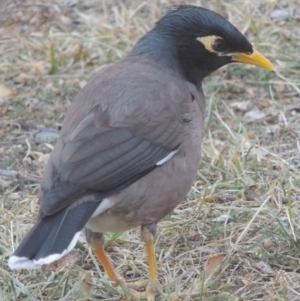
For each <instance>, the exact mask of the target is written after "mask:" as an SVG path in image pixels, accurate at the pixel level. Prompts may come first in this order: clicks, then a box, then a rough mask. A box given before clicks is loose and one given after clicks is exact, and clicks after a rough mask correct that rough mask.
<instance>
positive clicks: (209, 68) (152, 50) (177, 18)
mask: <svg viewBox="0 0 300 301" xmlns="http://www.w3.org/2000/svg"><path fill="white" fill-rule="evenodd" d="M133 51H135V52H137V53H138V52H141V53H143V54H144V55H147V54H148V55H149V56H150V57H153V58H154V59H156V61H158V62H159V63H161V64H165V65H166V66H168V67H171V68H174V69H177V70H179V71H180V72H182V73H183V75H184V76H185V77H186V78H187V79H188V80H189V81H191V82H193V83H195V84H197V83H201V81H202V79H203V78H204V77H206V76H207V75H209V74H210V73H211V72H213V71H215V70H217V69H218V68H220V67H222V66H224V65H226V64H229V63H234V62H239V63H246V64H252V65H256V66H259V67H262V68H266V69H268V70H274V67H273V65H272V63H271V62H270V61H269V60H268V59H266V58H265V57H264V56H263V55H262V54H260V53H259V52H258V51H257V50H255V49H254V48H253V47H252V45H251V43H250V42H249V41H248V40H247V38H246V37H245V36H244V35H243V34H242V33H241V32H240V31H239V30H238V29H237V28H236V27H234V26H233V25H232V24H231V23H230V22H229V21H228V20H226V19H225V18H223V17H222V16H220V15H219V14H217V13H215V12H213V11H210V10H207V9H204V8H201V7H197V6H179V7H177V8H176V9H174V10H172V11H170V12H169V13H168V14H166V15H165V16H164V17H163V18H162V19H160V20H159V21H158V22H157V23H156V25H155V27H154V28H153V30H151V31H150V32H149V33H148V34H146V35H145V36H144V37H143V38H142V39H141V40H140V41H139V42H138V43H137V45H136V46H135V48H134V50H133Z"/></svg>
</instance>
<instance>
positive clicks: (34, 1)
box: [0, 0, 300, 301]
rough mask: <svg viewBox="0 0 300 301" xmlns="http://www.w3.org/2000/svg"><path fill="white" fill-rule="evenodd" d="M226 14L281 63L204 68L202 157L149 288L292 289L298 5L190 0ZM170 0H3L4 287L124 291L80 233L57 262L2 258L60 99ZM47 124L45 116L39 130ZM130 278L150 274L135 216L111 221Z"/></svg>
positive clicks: (227, 294)
mask: <svg viewBox="0 0 300 301" xmlns="http://www.w3.org/2000/svg"><path fill="white" fill-rule="evenodd" d="M185 3H188V4H196V5H202V6H205V7H208V8H211V9H213V10H215V11H217V12H219V13H221V14H222V15H224V16H226V17H227V18H228V19H229V20H230V21H231V22H232V23H234V24H235V25H236V26H237V27H238V28H239V29H240V30H241V31H242V32H243V33H245V34H246V36H247V37H248V38H249V39H250V41H251V42H252V43H253V44H254V45H255V47H256V48H257V49H258V50H259V51H260V52H262V53H263V54H264V55H266V56H267V57H268V58H269V59H270V60H271V61H272V62H273V63H274V65H275V66H276V73H271V72H268V71H266V70H262V69H258V68H255V67H252V66H246V65H238V64H234V65H230V66H227V67H224V68H222V69H221V70H219V71H218V72H216V73H215V74H214V75H212V76H210V77H209V78H208V79H206V80H205V82H204V89H205V94H206V97H207V121H206V125H207V126H206V131H205V137H204V141H203V159H202V162H201V164H200V166H199V174H198V177H197V179H196V180H195V183H194V186H193V187H192V189H191V191H190V193H189V194H188V196H187V198H186V200H185V201H184V202H183V203H182V205H180V206H179V207H178V208H177V209H176V210H175V211H174V213H172V214H171V215H169V216H168V217H166V218H165V219H164V221H162V222H161V223H160V224H159V228H158V235H157V243H156V253H157V258H158V270H159V281H160V283H161V285H162V290H163V294H162V295H161V296H160V297H159V298H158V300H173V301H174V300H208V301H213V300H214V301H217V300H222V301H223V300H232V301H233V300H243V301H246V300H247V301H248V300H249V301H250V300H251V301H254V300H265V301H269V300H270V301H271V300H289V301H296V300H300V259H299V254H300V240H299V236H300V222H299V218H300V202H299V201H300V122H299V120H300V78H299V74H300V71H299V70H300V52H299V49H300V8H299V2H298V1H296V0H294V1H293V0H291V1H289V0H286V1H280V0H265V1H264V0H256V1H250V0H245V1H239V0H232V1H218V0H215V1H189V0H187V1H185ZM174 4H178V1H172V0H169V1H168V0H149V1H134V0H126V1H109V0H102V1H100V0H98V1H96V0H48V1H38V0H2V1H0V216H1V220H0V227H1V230H0V300H4V301H10V300H22V301H23V300H24V301H29V300H32V301H34V300H120V299H122V298H123V295H124V293H123V292H122V291H121V290H119V289H118V288H115V287H113V286H112V285H111V283H110V282H109V281H108V280H107V277H106V276H105V274H104V273H103V270H102V267H101V266H100V265H99V263H98V262H97V260H96V259H95V258H94V256H93V254H92V253H91V251H90V250H89V249H88V248H87V244H86V242H85V239H84V238H83V237H81V238H80V242H79V243H78V244H77V246H76V248H75V251H74V252H73V253H72V254H71V256H69V257H68V258H67V259H66V260H65V262H60V263H58V264H53V265H51V266H50V267H45V268H43V269H41V270H38V271H35V270H34V271H28V270H22V271H11V270H10V269H9V268H8V267H7V259H8V257H9V255H10V254H11V253H12V252H13V250H14V249H15V248H16V246H17V245H18V244H19V242H20V240H21V239H22V237H24V235H25V234H26V232H27V231H28V230H29V229H30V227H31V226H32V225H33V223H34V221H35V218H36V215H37V212H38V203H37V192H38V182H39V179H40V177H41V176H42V173H43V168H44V165H45V162H46V161H47V158H48V156H49V153H50V152H51V148H52V145H54V143H55V141H54V140H48V142H45V137H48V138H49V139H50V138H55V137H57V134H58V131H59V130H60V128H61V124H62V121H63V118H64V114H65V112H66V109H67V107H68V106H69V104H70V102H71V100H72V98H73V97H74V95H75V94H76V93H77V92H78V91H79V89H80V88H81V87H82V86H83V85H84V84H85V83H86V81H88V80H89V79H90V78H91V77H92V76H93V75H94V74H95V73H96V72H97V71H98V70H99V69H101V68H103V67H105V66H106V65H108V64H111V63H113V62H114V61H117V60H119V59H121V58H122V57H124V56H125V55H126V53H128V51H129V50H130V49H131V47H132V45H133V44H134V43H135V41H136V40H137V39H138V38H139V37H141V36H142V35H143V34H144V33H145V32H147V31H148V30H149V29H150V28H151V27H152V26H153V24H154V22H155V21H156V20H157V19H158V18H160V17H161V16H162V14H163V13H164V12H165V11H166V9H167V8H168V7H170V5H174ZM45 128H50V129H51V130H45ZM107 252H108V253H109V256H110V257H111V258H112V260H113V262H114V265H115V267H116V270H117V272H118V273H119V274H120V275H121V276H122V277H124V278H125V279H126V281H128V282H131V281H136V280H139V279H145V278H147V277H148V269H147V267H148V265H147V258H146V255H145V252H144V247H143V245H142V244H141V243H140V238H139V230H138V229H137V230H133V231H129V232H126V233H113V234H108V235H107Z"/></svg>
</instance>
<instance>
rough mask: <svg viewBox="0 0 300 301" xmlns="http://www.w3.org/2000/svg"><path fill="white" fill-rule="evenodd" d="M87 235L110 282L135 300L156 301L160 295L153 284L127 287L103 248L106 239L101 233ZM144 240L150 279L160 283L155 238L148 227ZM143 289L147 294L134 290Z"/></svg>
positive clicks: (147, 283)
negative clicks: (157, 271) (156, 297)
mask: <svg viewBox="0 0 300 301" xmlns="http://www.w3.org/2000/svg"><path fill="white" fill-rule="evenodd" d="M150 229H151V228H150ZM85 235H86V238H87V241H88V243H89V245H90V247H91V248H92V250H93V252H94V254H95V255H96V257H97V258H98V260H99V261H100V263H101V264H102V266H103V268H104V270H105V272H106V273H107V275H108V278H109V280H110V281H113V282H115V283H116V284H117V285H120V286H121V287H122V289H123V290H124V291H125V292H126V293H129V294H130V295H131V296H133V297H134V298H137V299H144V298H146V299H147V300H148V301H155V296H157V295H158V291H157V289H156V287H155V286H153V285H152V284H151V282H149V281H141V282H139V283H130V284H127V285H126V284H125V282H124V280H123V279H121V278H119V276H118V275H117V273H116V272H115V270H114V268H113V266H112V264H111V262H110V260H109V258H108V257H107V255H106V253H105V250H104V247H103V244H104V238H103V235H102V234H101V233H96V232H92V231H90V230H88V229H86V231H85ZM142 240H143V241H144V242H145V248H146V252H147V255H148V260H149V269H150V277H151V279H152V280H153V282H158V281H157V274H156V259H155V252H154V236H153V234H152V233H151V232H150V231H149V229H148V228H147V227H142ZM142 287H143V288H144V287H145V288H146V291H145V292H137V291H135V290H134V289H136V290H137V289H139V288H142Z"/></svg>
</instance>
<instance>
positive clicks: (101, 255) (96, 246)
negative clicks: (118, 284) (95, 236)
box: [90, 240, 118, 281]
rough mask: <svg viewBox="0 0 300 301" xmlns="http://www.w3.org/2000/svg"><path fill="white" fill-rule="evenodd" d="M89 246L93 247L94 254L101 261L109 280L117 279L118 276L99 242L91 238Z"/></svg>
mask: <svg viewBox="0 0 300 301" xmlns="http://www.w3.org/2000/svg"><path fill="white" fill-rule="evenodd" d="M90 246H91V248H92V249H93V251H94V253H95V255H96V256H97V258H98V260H99V261H100V262H101V264H102V266H103V268H104V270H105V272H106V274H107V276H108V278H109V280H110V281H117V280H118V276H117V274H116V272H115V270H114V268H113V266H112V264H111V262H110V260H109V258H108V257H107V255H106V253H105V251H104V248H103V245H102V244H100V243H99V242H98V241H96V240H92V241H91V242H90Z"/></svg>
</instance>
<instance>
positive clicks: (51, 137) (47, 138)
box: [34, 128, 60, 143]
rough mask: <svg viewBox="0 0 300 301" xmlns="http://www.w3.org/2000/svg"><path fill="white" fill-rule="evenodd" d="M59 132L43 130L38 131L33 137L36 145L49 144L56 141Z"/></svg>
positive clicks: (50, 129) (48, 129)
mask: <svg viewBox="0 0 300 301" xmlns="http://www.w3.org/2000/svg"><path fill="white" fill-rule="evenodd" d="M59 134H60V132H59V131H58V130H56V129H52V128H44V129H42V130H40V131H39V132H38V133H37V134H36V135H35V137H34V140H35V142H36V143H50V142H53V141H56V140H57V139H58V137H59Z"/></svg>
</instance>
